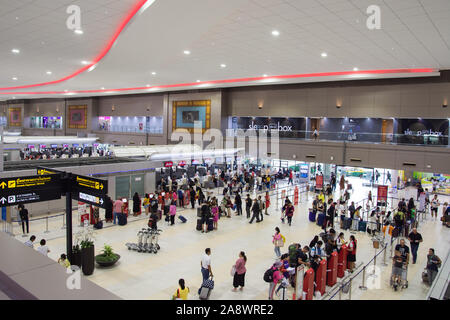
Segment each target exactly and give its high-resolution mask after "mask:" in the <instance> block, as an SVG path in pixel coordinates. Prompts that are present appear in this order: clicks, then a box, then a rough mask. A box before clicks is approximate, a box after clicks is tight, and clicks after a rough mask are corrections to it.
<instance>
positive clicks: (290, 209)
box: [286, 202, 294, 226]
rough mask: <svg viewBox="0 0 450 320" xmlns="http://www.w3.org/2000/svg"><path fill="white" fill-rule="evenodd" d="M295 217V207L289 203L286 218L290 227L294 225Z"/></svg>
mask: <svg viewBox="0 0 450 320" xmlns="http://www.w3.org/2000/svg"><path fill="white" fill-rule="evenodd" d="M293 216H294V206H293V205H292V203H291V202H289V203H288V205H287V207H286V217H287V220H288V224H289V226H291V224H292V217H293Z"/></svg>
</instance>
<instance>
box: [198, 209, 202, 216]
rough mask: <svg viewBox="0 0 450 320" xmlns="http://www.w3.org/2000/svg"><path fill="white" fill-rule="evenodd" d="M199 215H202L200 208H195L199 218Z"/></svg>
mask: <svg viewBox="0 0 450 320" xmlns="http://www.w3.org/2000/svg"><path fill="white" fill-rule="evenodd" d="M201 216H202V209H201V208H197V217H199V218H201Z"/></svg>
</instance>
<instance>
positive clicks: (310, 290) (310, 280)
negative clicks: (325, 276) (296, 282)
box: [303, 268, 314, 300]
mask: <svg viewBox="0 0 450 320" xmlns="http://www.w3.org/2000/svg"><path fill="white" fill-rule="evenodd" d="M313 294H314V269H312V268H310V269H308V271H306V274H305V278H304V279H303V295H304V297H305V300H312V299H313Z"/></svg>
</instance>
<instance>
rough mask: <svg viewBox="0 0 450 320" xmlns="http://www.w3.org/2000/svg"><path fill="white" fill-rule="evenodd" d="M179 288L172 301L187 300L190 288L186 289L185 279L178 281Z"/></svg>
mask: <svg viewBox="0 0 450 320" xmlns="http://www.w3.org/2000/svg"><path fill="white" fill-rule="evenodd" d="M178 285H179V288H178V289H177V291H176V292H175V294H174V295H173V296H172V300H187V299H188V295H189V288H188V287H186V285H185V283H184V279H180V280H178Z"/></svg>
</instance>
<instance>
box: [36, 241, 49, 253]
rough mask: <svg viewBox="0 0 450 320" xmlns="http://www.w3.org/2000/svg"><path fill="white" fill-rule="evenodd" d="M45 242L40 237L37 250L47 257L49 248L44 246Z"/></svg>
mask: <svg viewBox="0 0 450 320" xmlns="http://www.w3.org/2000/svg"><path fill="white" fill-rule="evenodd" d="M46 243H47V242H46V241H45V239H42V240H41V242H40V246H39V247H38V248H37V251H39V252H40V253H41V254H43V255H44V256H46V257H47V256H48V254H49V253H50V249H49V248H48V247H47V246H46Z"/></svg>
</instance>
